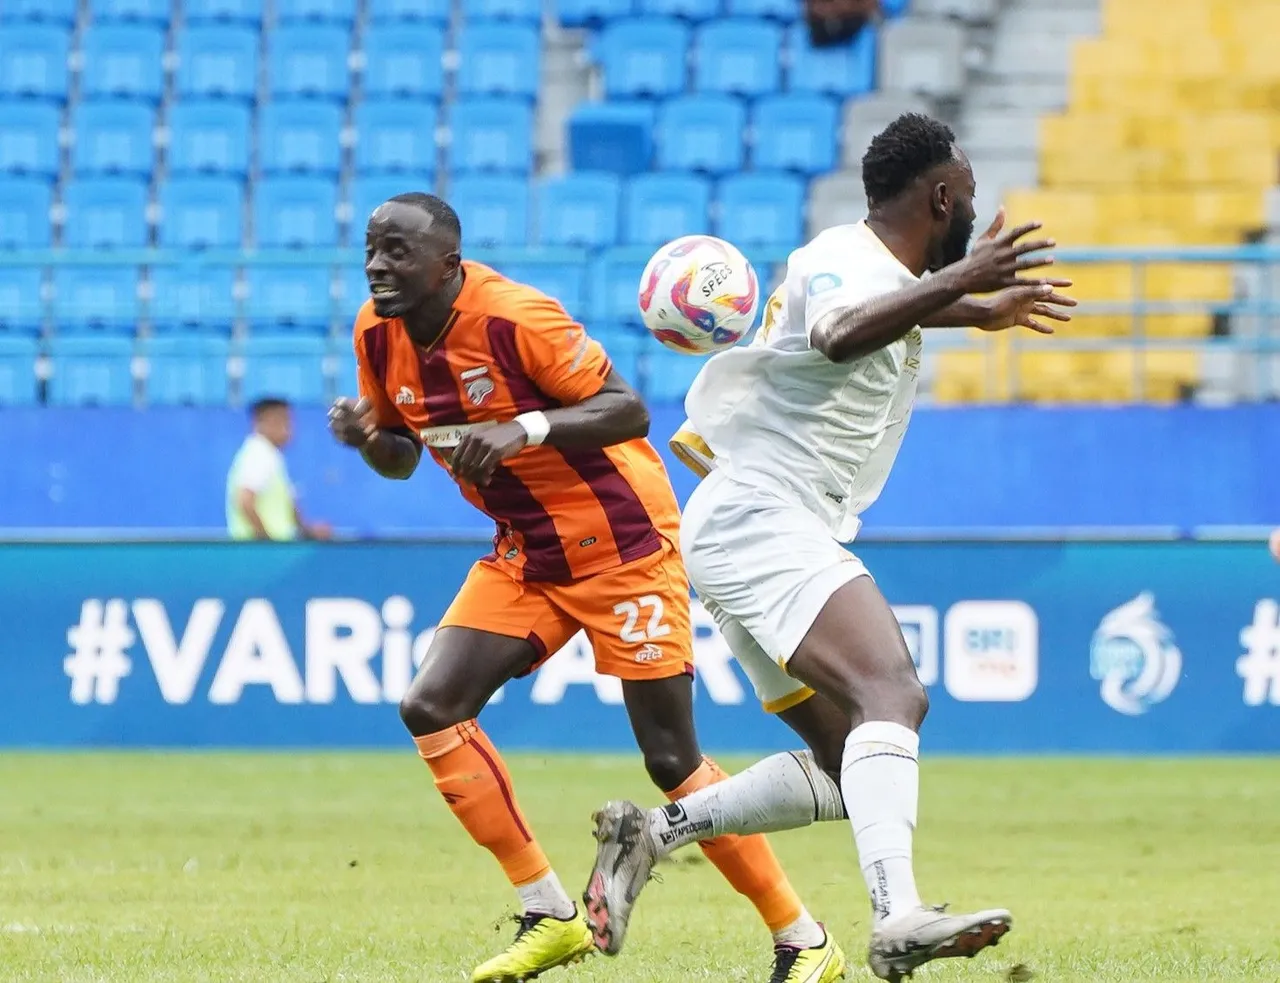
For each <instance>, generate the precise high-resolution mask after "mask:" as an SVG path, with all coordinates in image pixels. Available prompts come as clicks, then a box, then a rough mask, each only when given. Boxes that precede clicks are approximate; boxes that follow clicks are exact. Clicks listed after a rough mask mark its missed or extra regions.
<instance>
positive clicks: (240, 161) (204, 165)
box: [168, 99, 253, 177]
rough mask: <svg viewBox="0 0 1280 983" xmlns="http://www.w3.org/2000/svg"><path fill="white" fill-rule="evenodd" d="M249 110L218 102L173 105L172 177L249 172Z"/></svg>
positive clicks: (242, 173) (250, 130) (197, 101)
mask: <svg viewBox="0 0 1280 983" xmlns="http://www.w3.org/2000/svg"><path fill="white" fill-rule="evenodd" d="M252 135H253V131H252V129H251V127H250V116H249V108H248V107H247V106H245V105H242V104H241V103H236V102H223V101H221V100H218V99H191V100H184V101H182V102H177V103H174V105H173V109H172V110H171V111H170V113H169V152H168V154H169V173H170V174H234V175H235V176H237V177H244V176H245V174H247V173H248V171H249V138H250V137H251V136H252Z"/></svg>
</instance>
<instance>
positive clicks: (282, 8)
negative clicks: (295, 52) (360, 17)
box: [275, 0, 356, 28]
mask: <svg viewBox="0 0 1280 983" xmlns="http://www.w3.org/2000/svg"><path fill="white" fill-rule="evenodd" d="M275 13H276V21H277V23H280V24H293V23H298V22H306V21H318V22H328V23H334V24H342V25H343V26H345V27H348V28H349V27H350V26H351V25H352V24H353V23H354V22H355V19H356V0H275Z"/></svg>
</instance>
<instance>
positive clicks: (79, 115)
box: [71, 99, 156, 177]
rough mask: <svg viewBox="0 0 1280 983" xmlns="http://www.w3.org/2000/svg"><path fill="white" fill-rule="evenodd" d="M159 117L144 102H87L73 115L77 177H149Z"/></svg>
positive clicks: (73, 157)
mask: <svg viewBox="0 0 1280 983" xmlns="http://www.w3.org/2000/svg"><path fill="white" fill-rule="evenodd" d="M155 125H156V114H155V110H153V109H152V108H151V107H150V106H148V105H146V104H145V103H141V102H127V101H125V100H120V99H102V100H85V101H84V102H82V103H80V104H79V105H78V106H76V108H75V111H74V112H73V113H72V114H71V134H72V139H73V140H74V143H72V145H71V166H72V168H74V169H75V172H76V173H77V174H128V175H136V176H139V177H150V176H151V169H152V168H153V167H154V166H155V161H156V148H155V144H154V142H153V139H154V137H153V134H154V132H155Z"/></svg>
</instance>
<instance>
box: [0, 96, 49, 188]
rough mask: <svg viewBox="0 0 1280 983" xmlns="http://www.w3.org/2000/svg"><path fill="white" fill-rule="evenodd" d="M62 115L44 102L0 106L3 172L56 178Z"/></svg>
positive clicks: (0, 159)
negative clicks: (59, 127)
mask: <svg viewBox="0 0 1280 983" xmlns="http://www.w3.org/2000/svg"><path fill="white" fill-rule="evenodd" d="M60 115H61V114H60V113H59V111H58V107H56V106H50V105H48V104H47V103H43V102H6V103H3V104H0V173H4V174H32V175H39V176H41V177H55V176H56V175H57V173H58V123H59V117H60Z"/></svg>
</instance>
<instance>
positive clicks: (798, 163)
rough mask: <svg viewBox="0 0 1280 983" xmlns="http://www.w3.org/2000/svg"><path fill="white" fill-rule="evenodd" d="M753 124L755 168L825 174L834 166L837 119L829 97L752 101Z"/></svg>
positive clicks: (790, 97)
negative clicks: (753, 104)
mask: <svg viewBox="0 0 1280 983" xmlns="http://www.w3.org/2000/svg"><path fill="white" fill-rule="evenodd" d="M752 124H753V126H752V129H753V132H754V134H755V138H754V142H753V144H752V150H751V163H752V165H753V166H754V167H756V168H759V169H761V170H778V171H797V172H799V173H801V174H825V173H827V172H828V171H830V170H831V169H832V168H834V167H835V164H836V143H835V136H836V134H837V133H839V130H840V119H839V113H838V112H837V110H836V104H835V102H833V101H832V100H831V99H828V98H826V97H824V96H817V95H780V96H770V97H768V98H765V99H761V100H760V101H759V102H757V103H756V104H755V108H754V110H753V112H752Z"/></svg>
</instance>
